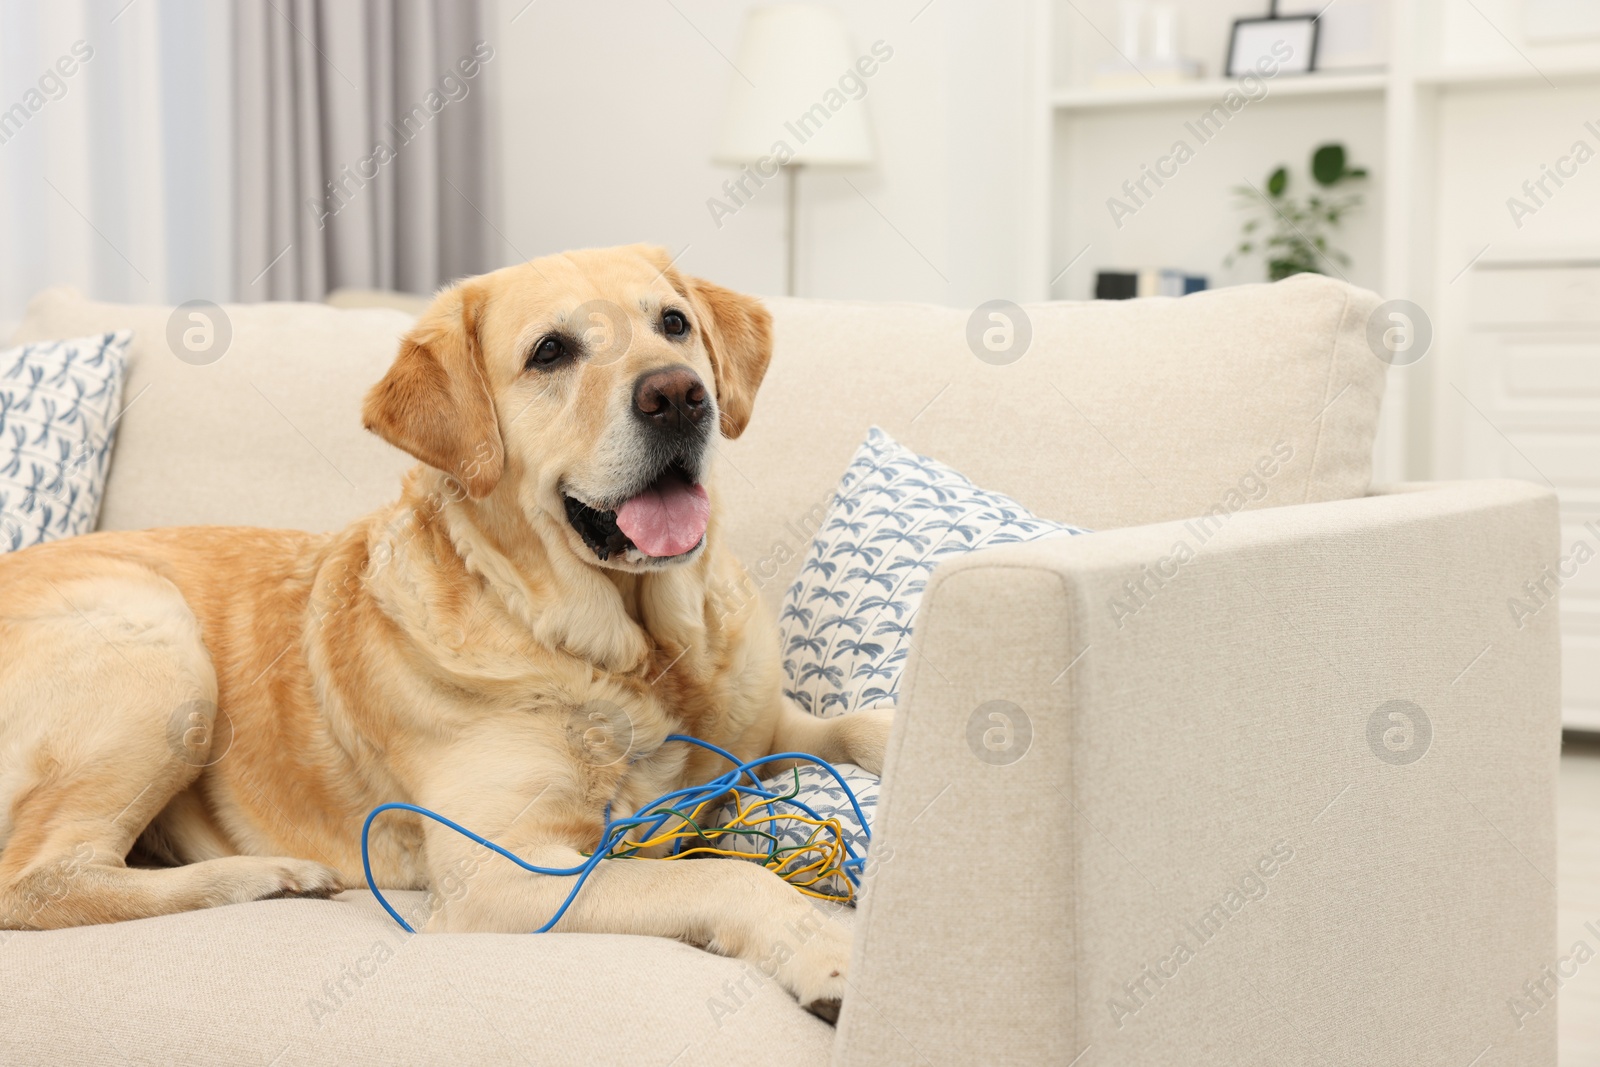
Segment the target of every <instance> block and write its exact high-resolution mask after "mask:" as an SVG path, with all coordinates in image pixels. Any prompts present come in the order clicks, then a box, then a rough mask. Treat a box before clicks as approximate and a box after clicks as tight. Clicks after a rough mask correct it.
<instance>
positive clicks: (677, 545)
mask: <svg viewBox="0 0 1600 1067" xmlns="http://www.w3.org/2000/svg"><path fill="white" fill-rule="evenodd" d="M710 519H711V501H710V499H708V498H707V496H706V490H705V486H703V485H690V484H689V483H688V482H685V481H682V480H680V479H678V478H674V477H672V476H671V475H667V476H666V477H664V478H662V479H661V481H660V482H659V483H657V484H656V485H654V486H651V487H650V488H649V489H646V490H645V491H644V492H642V493H640V494H639V495H638V496H636V497H634V498H633V499H632V500H629V501H628V502H627V503H626V504H624V505H622V507H620V508H618V509H617V529H619V530H621V531H622V532H623V533H625V534H627V535H628V539H629V540H631V541H632V542H633V543H634V546H635V547H637V548H638V549H639V551H640V552H643V553H644V554H645V555H647V556H678V555H682V554H683V553H685V552H687V551H689V550H690V549H691V548H693V547H694V546H695V545H698V544H699V543H700V539H701V538H702V537H704V536H705V535H706V523H707V522H709V521H710Z"/></svg>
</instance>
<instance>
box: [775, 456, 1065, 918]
mask: <svg viewBox="0 0 1600 1067" xmlns="http://www.w3.org/2000/svg"><path fill="white" fill-rule="evenodd" d="M1087 532H1088V531H1086V530H1082V529H1079V528H1077V527H1075V526H1065V525H1063V524H1061V523H1058V522H1050V521H1049V520H1047V519H1041V518H1038V517H1036V516H1034V515H1032V514H1030V513H1029V512H1028V511H1027V509H1025V508H1024V507H1022V505H1020V504H1018V503H1017V502H1016V501H1015V500H1012V499H1011V498H1010V497H1007V496H1002V495H1001V494H999V493H991V492H988V491H986V490H983V489H979V488H978V487H977V486H975V485H973V484H972V483H971V482H969V481H968V480H967V479H966V478H964V477H962V475H961V474H959V473H957V472H956V471H954V470H952V469H951V468H949V467H947V466H945V465H944V464H943V463H940V462H939V461H938V460H933V459H929V458H928V457H927V456H919V455H917V454H916V453H915V452H912V451H911V450H910V449H908V448H905V447H904V446H903V445H901V444H900V443H899V442H897V441H895V440H894V438H892V437H890V436H889V435H888V434H886V433H884V432H883V430H881V429H879V428H878V427H876V426H874V427H872V429H871V430H869V431H868V432H867V439H866V440H865V441H864V442H862V444H861V447H860V448H858V449H857V450H856V454H855V456H854V457H853V458H852V459H851V461H850V466H849V467H848V468H846V470H845V472H844V477H843V479H841V480H840V482H839V488H838V490H837V492H835V494H834V497H833V505H832V507H831V508H830V509H829V510H828V513H827V515H826V516H825V517H824V518H823V520H822V526H821V528H820V529H819V530H818V531H817V536H816V538H815V539H814V540H813V541H812V542H811V549H810V551H809V552H808V553H807V555H806V562H805V565H804V566H803V568H802V569H801V571H800V578H799V580H798V581H796V582H795V583H794V584H793V585H791V586H790V587H789V589H788V592H787V593H785V595H784V600H783V613H782V618H781V621H780V626H779V628H780V632H781V635H782V641H783V671H784V679H785V684H784V691H785V692H786V693H787V694H788V695H789V696H790V697H791V698H793V699H794V700H795V701H796V702H798V703H799V704H800V706H801V707H803V708H805V709H806V710H807V711H809V712H811V713H812V714H813V715H821V716H825V717H831V716H835V715H845V714H848V713H849V712H852V711H855V710H857V709H858V708H870V707H874V706H877V705H883V704H892V703H894V702H895V701H896V699H897V697H898V696H899V693H900V675H901V673H902V671H903V670H904V668H905V663H906V657H907V656H908V655H909V654H910V652H911V644H910V642H911V628H912V624H913V623H915V622H916V618H917V609H918V607H919V606H920V605H921V603H922V591H923V589H924V588H925V587H926V585H927V583H928V576H929V575H931V574H932V573H933V568H934V567H935V566H937V565H938V563H939V561H941V560H945V559H949V558H950V557H952V556H957V555H961V554H962V553H965V552H974V551H977V550H978V549H980V548H990V547H992V546H995V545H1005V544H1015V543H1017V542H1020V541H1033V540H1037V539H1038V538H1041V537H1053V536H1062V535H1070V534H1080V533H1087ZM838 770H839V772H840V774H841V775H843V777H844V779H845V781H846V782H847V783H848V784H849V786H850V789H851V791H852V792H854V793H855V795H856V799H857V802H858V803H859V804H860V805H861V812H862V814H863V815H865V816H866V819H867V824H868V826H870V825H871V823H872V818H873V814H874V811H875V809H876V807H877V803H878V777H877V775H874V774H871V773H869V772H867V771H864V770H862V769H861V768H860V767H856V766H853V765H851V764H841V765H840V766H839V768H838ZM763 785H764V786H765V787H766V788H767V789H768V790H771V791H772V792H774V793H778V794H781V795H788V794H790V793H795V794H796V795H795V798H794V799H796V800H798V801H800V802H801V803H803V804H805V805H806V807H807V808H808V809H810V810H811V811H813V812H815V813H816V814H817V815H818V816H819V817H821V818H823V819H837V820H839V825H840V828H841V829H842V830H843V831H844V836H845V838H846V840H847V841H848V842H849V843H850V847H851V849H852V850H854V854H855V855H856V856H857V857H859V858H860V860H861V861H862V862H861V863H859V864H858V865H857V866H856V868H855V870H856V871H857V872H858V877H859V872H860V871H861V870H862V869H864V868H865V867H866V862H865V861H866V858H867V847H868V841H867V836H866V832H865V830H864V829H863V827H862V826H861V820H860V819H858V818H857V817H856V813H855V808H854V807H853V806H852V805H851V804H850V800H849V798H848V797H846V796H845V794H844V790H843V789H841V788H840V787H839V784H838V782H837V781H836V780H835V779H834V778H833V776H832V775H830V774H828V773H826V772H825V771H823V770H821V769H820V768H815V767H810V768H806V767H803V768H801V769H800V771H799V774H798V779H797V778H796V775H795V773H794V772H790V773H789V774H786V775H775V776H773V777H771V778H769V779H767V780H765V781H764V782H763ZM796 787H798V789H797V788H796ZM780 807H781V805H780ZM770 829H771V832H772V833H773V834H774V835H775V836H776V837H777V838H778V845H779V847H782V848H785V849H800V848H801V847H802V846H803V845H804V844H805V835H806V832H807V827H806V825H805V824H803V823H790V822H775V823H774V824H773V825H772V826H771V828H770ZM813 888H814V889H815V890H817V891H819V892H824V893H830V894H837V895H839V896H853V894H851V893H850V892H849V887H847V886H845V885H843V884H842V882H841V880H840V879H839V878H838V877H837V876H835V877H833V878H830V879H827V880H825V881H822V882H819V883H818V884H816V885H815V886H814V887H813ZM853 902H854V901H853V900H852V903H853Z"/></svg>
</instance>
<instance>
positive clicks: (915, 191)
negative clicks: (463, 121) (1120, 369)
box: [493, 0, 1028, 305]
mask: <svg viewBox="0 0 1600 1067" xmlns="http://www.w3.org/2000/svg"><path fill="white" fill-rule="evenodd" d="M526 3H527V0H501V2H500V14H499V19H498V22H497V25H498V27H499V35H498V39H497V41H496V42H495V46H496V49H497V55H496V59H495V62H494V64H493V66H494V69H495V70H496V71H497V74H498V76H499V78H500V79H501V82H500V85H501V90H502V106H501V111H500V117H499V129H500V145H499V150H500V160H501V166H502V167H503V181H502V188H503V199H504V202H503V206H502V212H501V218H502V219H503V222H501V223H499V225H500V228H501V229H502V230H503V232H504V237H505V238H506V243H507V249H506V252H505V255H506V258H507V260H508V261H511V260H514V259H518V258H525V257H530V256H538V255H543V254H546V253H549V252H556V251H561V250H563V249H567V248H577V247H585V246H594V245H607V244H619V243H627V242H633V241H651V242H655V243H658V244H662V245H665V246H666V247H668V248H669V249H670V250H671V251H672V252H673V253H674V254H677V253H679V252H681V253H682V258H681V259H680V260H679V264H680V265H681V266H682V267H684V268H685V269H686V270H689V271H691V272H694V273H699V274H703V275H706V276H708V277H711V278H713V279H715V280H717V281H719V282H721V283H723V284H727V285H731V286H734V287H737V288H742V289H745V290H748V291H751V292H757V293H768V294H770V293H778V292H781V291H782V287H783V263H784V248H783V189H782V187H781V185H780V184H779V183H777V182H772V183H769V184H768V185H767V186H766V187H765V188H764V189H762V190H761V191H760V192H759V194H758V195H757V196H756V197H755V198H754V199H753V200H751V201H750V202H749V203H748V204H747V205H746V206H745V207H743V208H742V209H741V210H739V211H738V212H737V214H735V215H734V216H732V217H730V218H724V219H723V220H722V225H721V226H720V227H719V226H718V225H717V224H716V222H715V221H714V220H713V218H712V215H711V213H710V211H709V210H708V208H707V204H706V202H707V200H708V199H709V198H711V197H714V196H722V195H723V194H722V184H723V182H724V181H726V180H727V179H729V178H730V177H733V176H734V172H733V171H732V170H731V169H729V168H723V167H718V166H714V165H712V163H711V162H710V156H711V152H712V148H713V145H714V143H715V140H716V136H717V131H718V128H719V124H720V121H721V114H722V105H723V100H724V97H725V93H726V90H727V86H728V82H729V79H730V78H733V77H736V76H737V75H735V73H734V72H733V70H732V68H731V65H730V61H731V58H732V57H734V56H735V54H736V52H737V49H738V41H739V31H740V26H741V23H742V20H743V15H744V12H745V11H746V10H747V9H748V8H749V7H751V6H752V4H751V3H750V2H749V0H737V2H733V0H674V2H673V3H670V4H669V3H663V2H661V0H616V2H611V3H606V4H595V3H591V2H588V0H538V2H536V3H534V4H532V5H531V6H526V7H525V6H524V5H525V4H526ZM845 9H846V12H847V19H848V21H849V24H850V26H851V30H852V33H853V36H854V42H853V43H854V45H855V47H856V49H857V50H858V51H860V52H863V53H864V52H866V51H867V50H868V49H869V48H870V47H871V45H872V43H873V42H874V41H877V40H882V41H884V42H885V43H886V44H888V45H889V46H890V47H892V48H893V49H894V56H893V58H892V59H891V60H890V61H889V62H887V63H884V64H883V65H882V67H881V69H880V70H879V71H878V73H877V74H876V75H875V76H873V77H872V78H871V79H870V81H869V83H868V86H869V88H868V92H867V95H866V97H865V98H864V99H863V100H862V101H861V102H860V103H852V104H850V105H848V106H852V107H865V108H866V109H867V111H868V113H869V116H870V121H871V125H872V128H873V131H874V134H875V136H876V138H877V148H878V161H877V163H876V165H875V166H873V167H871V168H870V169H864V170H854V171H845V172H836V173H829V172H824V171H820V170H812V171H807V172H806V173H804V174H803V175H802V179H801V191H800V219H801V225H800V239H799V248H800V257H799V258H800V265H799V285H798V288H799V291H800V293H801V294H802V295H805V296H815V297H834V298H845V299H875V300H918V301H930V302H937V303H951V304H957V305H968V304H976V303H978V302H981V301H983V300H987V299H991V298H993V297H997V296H1015V294H1016V293H1017V292H1018V291H1019V289H1018V286H1019V279H1018V268H1019V260H1020V255H1019V252H1018V247H1017V242H1018V240H1019V239H1020V237H1021V235H1022V233H1023V227H1024V225H1025V220H1023V219H1022V218H1021V216H1020V211H1021V210H1022V203H1023V198H1022V197H1021V196H1020V195H1019V190H1020V189H1021V188H1023V186H1024V182H1025V181H1026V178H1027V175H1026V173H1025V164H1024V159H1025V133H1026V126H1025V123H1026V117H1027V114H1028V110H1027V102H1028V101H1027V97H1026V95H1025V93H1026V84H1027V83H1026V80H1025V78H1026V69H1025V64H1024V63H1023V59H1024V57H1025V56H1026V54H1027V52H1028V49H1027V48H1026V41H1025V33H1024V27H1025V3H1024V2H1023V0H934V2H933V3H931V4H930V3H927V0H879V2H873V3H870V4H851V5H848V6H847V7H846V8H845ZM823 88H826V87H819V94H820V92H821V90H822V89H823ZM852 185H853V186H854V188H852Z"/></svg>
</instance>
